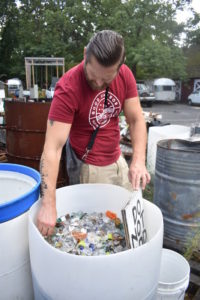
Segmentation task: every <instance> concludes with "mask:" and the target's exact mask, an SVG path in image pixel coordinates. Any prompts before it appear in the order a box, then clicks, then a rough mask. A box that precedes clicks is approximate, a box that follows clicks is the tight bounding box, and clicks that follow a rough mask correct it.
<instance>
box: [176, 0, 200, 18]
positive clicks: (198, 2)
mask: <svg viewBox="0 0 200 300" xmlns="http://www.w3.org/2000/svg"><path fill="white" fill-rule="evenodd" d="M191 6H192V8H193V9H194V10H195V11H196V12H197V13H200V0H192V3H191ZM190 17H192V12H190V11H188V10H186V9H185V10H184V11H178V12H177V16H176V19H177V22H178V23H181V22H185V21H186V20H187V19H189V18H190Z"/></svg>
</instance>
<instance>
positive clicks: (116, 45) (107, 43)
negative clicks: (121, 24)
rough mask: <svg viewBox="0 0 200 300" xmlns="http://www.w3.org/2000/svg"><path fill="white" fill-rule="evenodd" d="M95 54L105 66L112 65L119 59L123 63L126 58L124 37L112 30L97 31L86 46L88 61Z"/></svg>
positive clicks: (120, 63)
mask: <svg viewBox="0 0 200 300" xmlns="http://www.w3.org/2000/svg"><path fill="white" fill-rule="evenodd" d="M91 55H94V57H95V58H96V60H97V61H98V62H99V63H100V64H101V65H103V66H112V65H114V64H116V63H117V62H118V61H119V66H120V65H122V64H123V62H124V58H125V49H124V40H123V37H122V36H121V35H120V34H118V33H117V32H115V31H112V30H102V31H99V32H97V33H96V34H95V35H94V36H93V37H92V38H91V40H90V42H89V44H88V45H87V47H86V63H87V62H88V61H89V60H90V57H91Z"/></svg>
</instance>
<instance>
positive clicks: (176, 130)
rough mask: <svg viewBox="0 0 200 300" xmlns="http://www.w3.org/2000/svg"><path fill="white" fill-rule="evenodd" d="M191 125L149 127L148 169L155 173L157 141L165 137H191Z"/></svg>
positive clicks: (152, 173)
mask: <svg viewBox="0 0 200 300" xmlns="http://www.w3.org/2000/svg"><path fill="white" fill-rule="evenodd" d="M189 137H190V127H188V126H182V125H166V126H155V127H150V128H149V133H148V146H147V169H148V171H149V172H150V174H151V175H153V176H154V174H155V165H156V152H157V142H158V141H160V140H164V139H168V138H169V139H170V138H178V139H189Z"/></svg>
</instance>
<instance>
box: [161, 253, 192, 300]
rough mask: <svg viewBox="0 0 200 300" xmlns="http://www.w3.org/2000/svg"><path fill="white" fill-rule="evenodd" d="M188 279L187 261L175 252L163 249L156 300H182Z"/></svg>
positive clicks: (188, 268)
mask: <svg viewBox="0 0 200 300" xmlns="http://www.w3.org/2000/svg"><path fill="white" fill-rule="evenodd" d="M189 278H190V266H189V263H188V262H187V260H186V259H185V258H184V257H183V256H182V255H180V254H178V253H177V252H175V251H172V250H168V249H163V250H162V259H161V268H160V278H159V283H158V290H157V298H156V300H184V296H185V291H186V289H187V287H188V284H189Z"/></svg>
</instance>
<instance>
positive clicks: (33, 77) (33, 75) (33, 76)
mask: <svg viewBox="0 0 200 300" xmlns="http://www.w3.org/2000/svg"><path fill="white" fill-rule="evenodd" d="M32 79H33V87H34V85H35V74H34V64H33V59H32Z"/></svg>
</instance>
